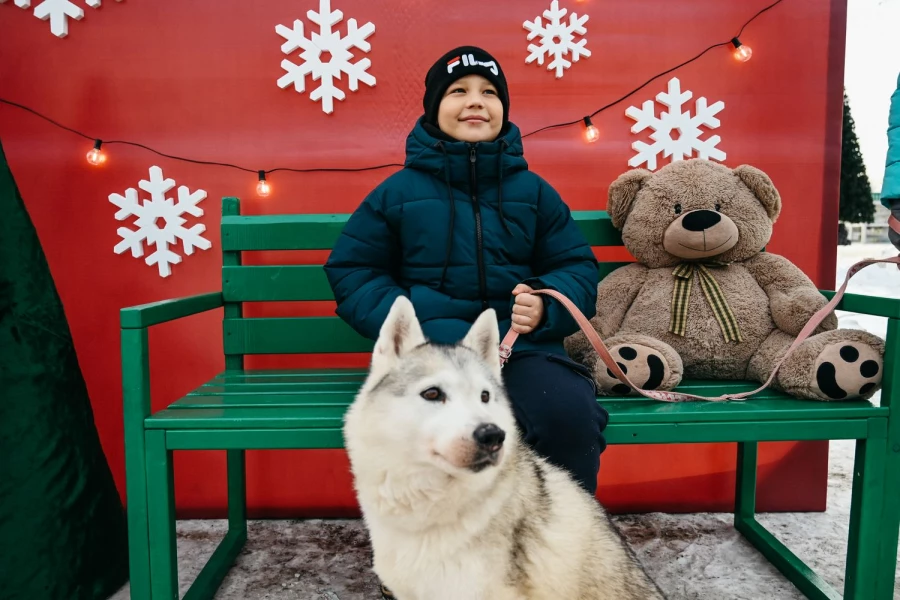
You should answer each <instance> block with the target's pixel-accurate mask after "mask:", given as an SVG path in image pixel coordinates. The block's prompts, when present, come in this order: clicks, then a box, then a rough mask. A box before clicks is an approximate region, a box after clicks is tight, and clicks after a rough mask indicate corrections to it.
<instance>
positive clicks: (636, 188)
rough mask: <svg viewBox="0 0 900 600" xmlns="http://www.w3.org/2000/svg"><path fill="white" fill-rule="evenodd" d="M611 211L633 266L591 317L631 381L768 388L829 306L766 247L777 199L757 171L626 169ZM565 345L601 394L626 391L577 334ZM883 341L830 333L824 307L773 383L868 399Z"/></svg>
mask: <svg viewBox="0 0 900 600" xmlns="http://www.w3.org/2000/svg"><path fill="white" fill-rule="evenodd" d="M607 212H608V214H609V216H610V220H611V222H612V225H613V226H614V227H615V228H616V229H618V230H620V231H621V233H622V240H623V243H624V245H625V248H626V249H627V250H628V251H629V252H630V253H631V255H632V256H634V258H635V259H636V261H637V262H634V263H630V264H628V265H626V266H623V267H620V268H618V269H616V270H615V271H613V272H612V273H610V274H609V275H608V276H607V277H605V278H604V279H603V280H602V281H601V282H600V284H599V285H598V287H597V313H596V316H595V317H594V318H593V319H591V324H592V325H593V327H594V328H595V329H596V331H597V332H598V334H599V335H600V337H601V339H603V341H604V343H605V344H606V346H607V347H608V348H609V350H610V354H611V355H612V356H613V358H614V359H615V360H616V362H617V363H618V364H619V366H620V368H621V369H622V370H623V371H624V372H625V373H626V375H627V376H628V378H629V379H630V380H631V381H632V382H633V383H634V384H635V385H637V386H640V387H642V388H644V389H657V390H671V389H673V388H675V387H676V386H678V384H679V383H680V382H681V380H682V378H683V377H684V378H691V379H720V380H721V379H733V380H753V381H759V382H765V381H766V380H767V379H768V378H769V375H770V374H771V373H772V370H773V369H774V368H775V366H776V363H777V362H778V361H779V360H780V359H781V357H782V356H783V355H784V354H785V352H786V351H787V349H788V347H789V346H790V345H791V343H792V342H793V341H794V340H795V339H796V338H797V335H798V333H800V330H801V329H802V328H803V327H804V325H806V323H807V322H808V321H809V319H810V317H812V316H813V314H814V313H815V312H817V311H818V310H819V309H821V308H822V307H823V306H825V304H826V303H827V300H826V298H825V297H824V296H823V295H822V294H821V293H820V292H819V291H818V290H817V289H816V287H815V285H814V284H813V282H812V281H811V280H810V279H809V277H807V276H806V275H805V274H804V273H803V272H802V271H801V270H800V269H799V268H798V267H797V266H795V265H794V264H793V263H791V262H790V261H789V260H788V259H786V258H784V257H782V256H780V255H777V254H773V253H771V252H766V251H765V250H764V249H765V246H766V244H767V243H768V242H769V239H770V238H771V236H772V227H773V225H774V223H775V221H776V219H777V218H778V215H779V213H780V212H781V196H780V194H779V193H778V190H777V189H776V188H775V186H774V184H773V183H772V180H771V179H770V178H769V176H768V175H766V174H765V173H764V172H763V171H761V170H760V169H757V168H755V167H753V166H750V165H741V166H738V167H736V168H734V169H731V168H728V167H727V166H725V165H722V164H720V163H716V162H713V161H710V160H706V159H700V158H695V159H688V160H680V161H675V162H672V163H670V164H669V165H666V166H665V167H663V168H661V169H659V170H658V171H656V172H650V171H648V170H646V169H633V170H630V171H628V172H626V173H624V174H622V175H620V176H619V177H618V178H617V179H616V180H615V181H614V182H613V183H612V185H610V187H609V200H608V204H607ZM566 350H567V352H568V353H569V355H570V356H571V357H572V358H573V359H574V360H576V361H578V362H581V363H582V364H584V365H585V366H587V367H588V368H590V369H591V370H592V372H593V376H594V380H595V382H596V384H597V387H598V391H599V393H600V394H602V395H616V396H625V395H630V394H634V393H635V392H634V390H632V389H631V388H630V387H629V386H627V385H625V384H623V383H621V382H620V381H619V380H618V379H617V378H616V377H615V376H614V375H613V374H612V372H611V371H610V370H608V369H607V367H606V365H605V364H604V363H603V361H601V360H600V359H599V357H598V355H597V353H596V352H595V351H594V350H593V348H592V347H591V345H590V343H589V342H588V340H587V337H586V336H585V335H584V334H583V333H582V332H580V331H579V332H578V333H576V334H574V335H572V336H570V337H568V338H566ZM883 356H884V341H883V340H882V339H880V338H878V337H877V336H874V335H872V334H870V333H867V332H865V331H859V330H850V329H837V318H836V317H835V315H834V313H833V312H832V313H831V314H829V315H828V316H827V317H826V318H825V320H824V321H822V323H821V324H820V325H819V326H818V327H817V328H816V330H815V331H814V332H813V334H812V335H810V337H809V338H807V339H806V340H805V341H804V342H803V343H802V344H801V345H800V346H798V347H797V349H796V350H795V351H794V352H793V353H792V354H791V355H790V356H789V357H788V358H787V360H786V361H785V362H784V363H783V364H782V366H781V368H780V370H779V372H778V374H777V376H776V378H775V379H774V380H773V382H772V384H771V385H772V387H774V388H775V389H778V390H782V391H784V392H786V393H788V394H790V395H792V396H795V397H798V398H807V399H815V400H847V399H852V398H870V397H871V396H872V395H873V394H874V393H875V392H876V391H877V390H878V388H879V387H880V385H881V377H882V371H883Z"/></svg>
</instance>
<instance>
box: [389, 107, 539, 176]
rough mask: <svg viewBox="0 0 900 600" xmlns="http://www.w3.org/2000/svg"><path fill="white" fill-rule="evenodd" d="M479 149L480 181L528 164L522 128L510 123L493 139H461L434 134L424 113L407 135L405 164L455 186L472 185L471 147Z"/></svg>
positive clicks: (477, 169)
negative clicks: (482, 140)
mask: <svg viewBox="0 0 900 600" xmlns="http://www.w3.org/2000/svg"><path fill="white" fill-rule="evenodd" d="M473 148H474V150H475V157H476V162H475V168H476V176H477V179H478V181H479V183H480V182H487V181H494V182H496V181H498V180H502V179H503V178H504V177H506V176H508V175H511V174H513V173H515V172H517V171H522V170H525V169H527V168H528V163H527V162H526V161H525V156H524V149H523V147H522V134H521V132H520V131H519V128H518V127H517V126H516V125H515V124H513V123H508V124H507V125H506V127H504V130H503V131H502V132H501V134H500V135H499V136H497V139H495V140H494V141H492V142H476V143H471V142H461V141H456V140H453V141H451V138H449V137H445V138H444V139H441V138H439V137H437V135H432V134H431V133H430V132H429V131H428V130H427V129H426V127H425V125H424V117H420V118H419V119H418V120H417V121H416V124H415V126H414V127H413V129H412V131H410V133H409V135H408V136H407V138H406V161H405V163H404V166H406V167H409V168H412V169H417V170H419V171H425V172H426V173H431V174H432V175H434V176H436V177H439V178H440V179H441V180H444V181H448V182H449V183H451V184H452V185H453V186H454V187H463V188H468V185H469V182H470V181H471V172H470V164H471V158H472V156H471V151H472V149H473Z"/></svg>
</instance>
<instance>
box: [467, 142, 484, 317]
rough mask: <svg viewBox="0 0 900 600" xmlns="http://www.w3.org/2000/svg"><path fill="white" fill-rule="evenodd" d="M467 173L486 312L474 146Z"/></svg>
mask: <svg viewBox="0 0 900 600" xmlns="http://www.w3.org/2000/svg"><path fill="white" fill-rule="evenodd" d="M469 173H470V175H471V188H472V189H471V192H472V210H473V211H474V212H475V244H476V246H477V250H478V252H477V254H476V256H477V258H478V289H479V291H480V292H481V310H487V309H488V300H487V279H486V277H485V273H484V238H483V234H482V231H481V206H480V205H479V204H478V195H477V194H476V189H477V188H476V182H477V178H476V176H475V146H472V147H471V148H469Z"/></svg>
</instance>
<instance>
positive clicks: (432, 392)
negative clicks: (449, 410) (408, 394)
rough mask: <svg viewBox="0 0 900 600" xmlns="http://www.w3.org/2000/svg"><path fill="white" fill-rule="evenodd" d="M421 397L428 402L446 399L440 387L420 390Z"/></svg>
mask: <svg viewBox="0 0 900 600" xmlns="http://www.w3.org/2000/svg"><path fill="white" fill-rule="evenodd" d="M422 397H423V398H425V399H426V400H428V401H429V402H443V401H444V400H446V399H447V396H446V395H444V391H443V390H442V389H441V388H436V387H433V388H428V389H427V390H425V391H424V392H422Z"/></svg>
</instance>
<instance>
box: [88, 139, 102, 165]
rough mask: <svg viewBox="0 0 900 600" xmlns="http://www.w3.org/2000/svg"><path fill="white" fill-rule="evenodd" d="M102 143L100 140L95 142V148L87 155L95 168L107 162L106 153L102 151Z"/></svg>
mask: <svg viewBox="0 0 900 600" xmlns="http://www.w3.org/2000/svg"><path fill="white" fill-rule="evenodd" d="M102 143H103V142H101V141H100V140H95V141H94V147H93V148H91V151H90V152H88V153H87V161H88V162H89V163H91V164H92V165H94V166H100V165H102V164H103V163H105V162H106V153H105V152H103V151H102V150H100V145H101V144H102Z"/></svg>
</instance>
